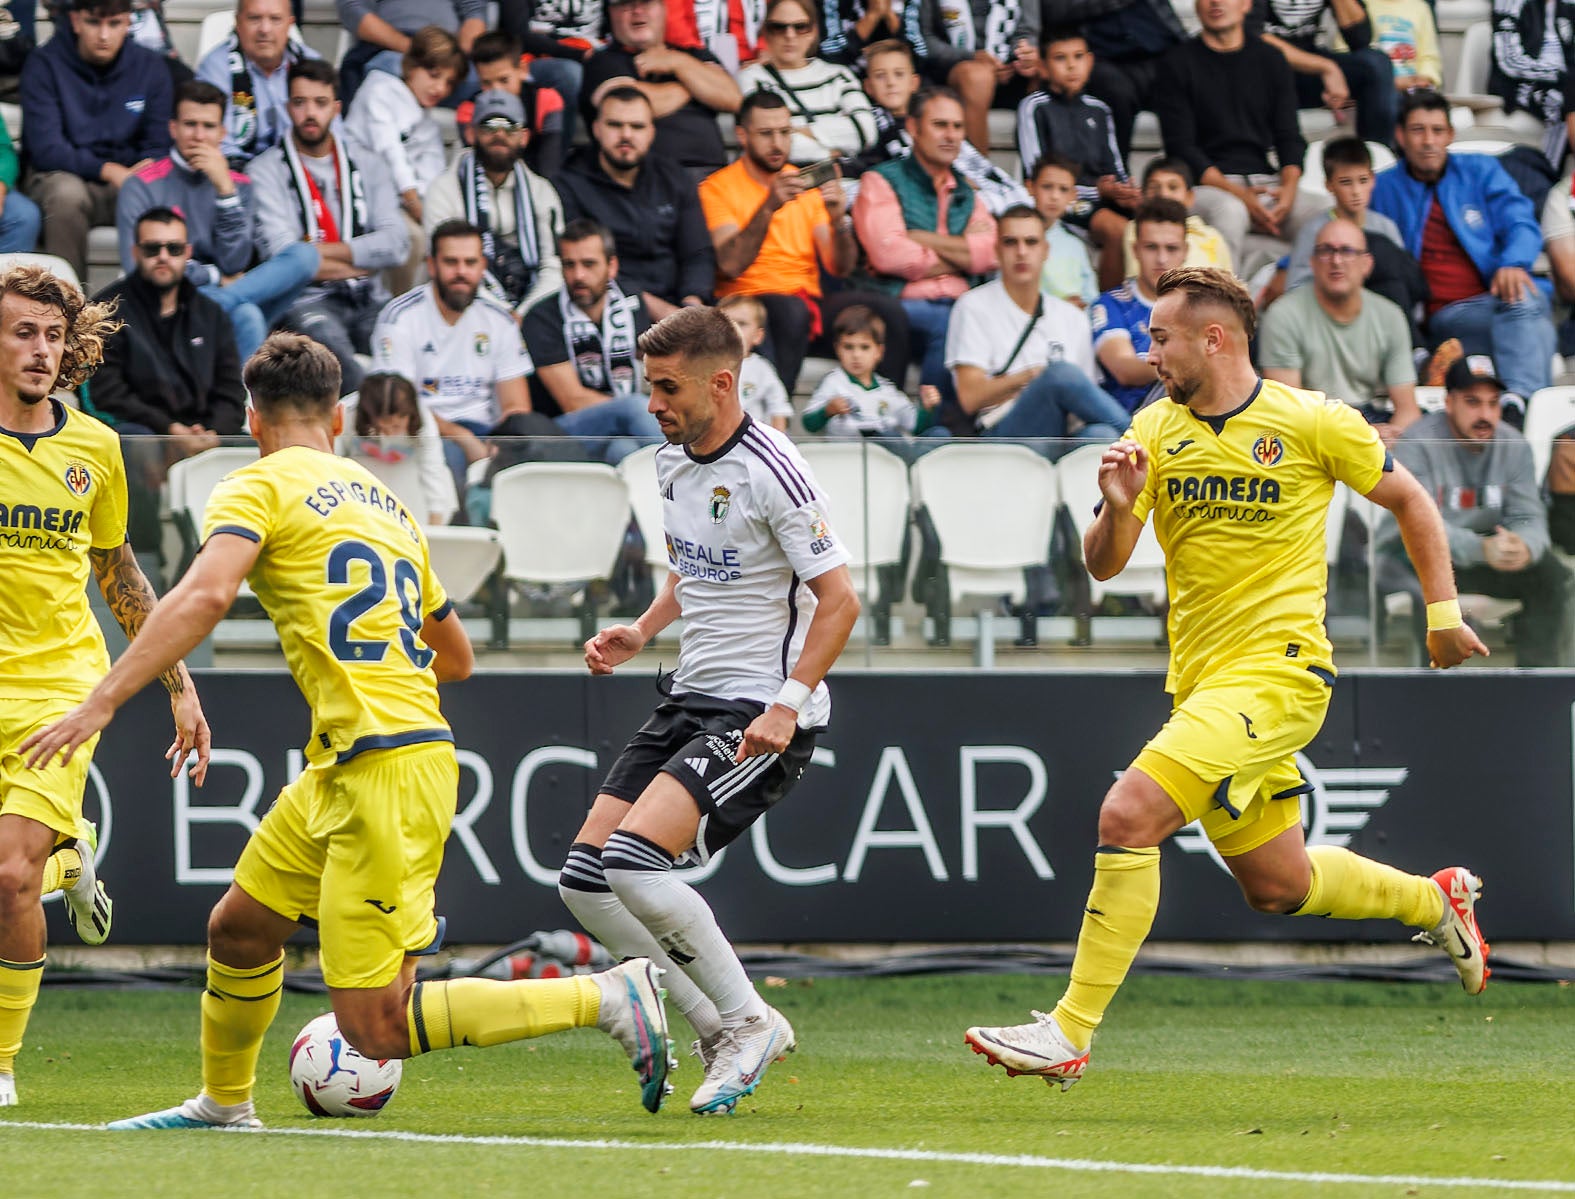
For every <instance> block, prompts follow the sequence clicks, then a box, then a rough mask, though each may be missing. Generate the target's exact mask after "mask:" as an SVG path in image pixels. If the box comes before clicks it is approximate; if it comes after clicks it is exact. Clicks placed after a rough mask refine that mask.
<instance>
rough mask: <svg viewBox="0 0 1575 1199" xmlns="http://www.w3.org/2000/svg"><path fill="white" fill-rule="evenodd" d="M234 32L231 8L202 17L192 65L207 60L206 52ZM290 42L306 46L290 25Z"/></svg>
mask: <svg viewBox="0 0 1575 1199" xmlns="http://www.w3.org/2000/svg"><path fill="white" fill-rule="evenodd" d="M234 32H235V10H234V9H233V8H226V9H222V10H220V11H219V12H211V13H209V14H208V15H207V16H205V17H203V19H202V25H201V27H200V28H199V29H198V30H197V57H196V58H194V59H192V60H191V61H192V65H193V66H195V65H196V64H197V63H200V62H201V61H202V60H203V59H205V58H207V57H208V51H210V50H212V49H213V48H214V47H215V46H217V45H218V44H219V43H220V42H222V41H223V40H224V39H225V38H227V37H229V36H230V34H232V33H234ZM290 40H291V41H292V42H294V43H295V44H296V45H297V46H304V45H305V44H306V43H305V42H304V41H302V40H301V30H300V28H299V27H298V26H293V25H292V26H291V27H290Z"/></svg>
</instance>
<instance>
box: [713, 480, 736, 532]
mask: <svg viewBox="0 0 1575 1199" xmlns="http://www.w3.org/2000/svg"><path fill="white" fill-rule="evenodd" d="M732 503H733V493H732V492H731V491H729V490H728V489H727V488H726V487H713V488H711V503H710V504H709V505H708V506H707V511H709V512H710V513H711V523H712V524H714V525H719V524H721V523H722V522H723V521H724V520H726V519H727V510H728V508H730V507H731V506H732Z"/></svg>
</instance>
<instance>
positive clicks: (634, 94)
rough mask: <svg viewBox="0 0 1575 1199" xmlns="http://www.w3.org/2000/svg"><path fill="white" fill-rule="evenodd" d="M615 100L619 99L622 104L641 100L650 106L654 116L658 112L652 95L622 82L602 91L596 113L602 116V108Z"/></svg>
mask: <svg viewBox="0 0 1575 1199" xmlns="http://www.w3.org/2000/svg"><path fill="white" fill-rule="evenodd" d="M613 100H616V101H618V103H620V104H631V103H635V102H639V103H641V104H644V105H645V106H646V107H648V108H650V110H651V114H652V115H653V116H654V115H655V114H656V107H655V105H653V104H652V103H651V97H649V96H647V95H646V94H645V93H644V92H642V91H641V90H640V89H639V88H637V87H634V86H632V85H630V84H621V85H619V86H618V87H610V88H608V89H607V90H606V91H605V92H603V93H602V98H601V99H600V100H598V101H597V103H596V115H597V116H601V115H602V109H604V108H606V107H607V105H608V103H609V102H610V101H613Z"/></svg>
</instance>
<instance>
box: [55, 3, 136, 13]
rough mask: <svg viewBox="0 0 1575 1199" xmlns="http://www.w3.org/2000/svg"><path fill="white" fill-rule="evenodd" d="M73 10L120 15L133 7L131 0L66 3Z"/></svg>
mask: <svg viewBox="0 0 1575 1199" xmlns="http://www.w3.org/2000/svg"><path fill="white" fill-rule="evenodd" d="M65 7H66V8H67V9H69V10H70V11H71V12H84V13H92V14H93V15H94V16H95V17H118V16H119V15H120V14H121V13H123V12H130V11H131V9H132V3H131V0H78V2H77V3H68V4H66V5H65Z"/></svg>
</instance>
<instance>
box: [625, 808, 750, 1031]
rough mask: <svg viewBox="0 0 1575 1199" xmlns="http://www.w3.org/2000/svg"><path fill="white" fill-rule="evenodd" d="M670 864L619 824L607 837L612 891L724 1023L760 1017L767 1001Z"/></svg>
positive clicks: (669, 858)
mask: <svg viewBox="0 0 1575 1199" xmlns="http://www.w3.org/2000/svg"><path fill="white" fill-rule="evenodd" d="M672 866H673V855H672V854H670V853H668V852H667V850H665V849H663V848H662V847H661V846H660V845H657V844H656V843H655V842H653V841H648V840H647V839H646V838H644V837H641V836H639V835H638V834H636V833H629V832H625V831H623V830H622V829H620V830H618V831H617V832H615V833H613V835H612V836H610V837H608V838H607V846H606V848H605V849H603V850H602V867H603V869H604V870H605V872H606V877H607V882H608V885H609V886H611V887H612V890H613V894H614V895H616V896H617V897H618V898H619V899H620V900H621V901H622V902H623V906H624V907H625V908H627V909H628V910H629V912H630V913H631V914H632V915H633V916H634V917H635V919H637V920H638V921H639V922H640V923H641V924H643V925H644V926H645V927H646V928H647V929H648V930H649V931H650V934H651V935H652V936H653V937H655V938H656V941H657V944H659V945H660V946H661V947H662V948H663V949H664V950H665V951H666V954H667V956H668V957H669V958H671V959H672V960H673V962H675V963H676V964H677V965H678V966H679V967H680V968H681V969H682V970H683V972H684V973H685V974H686V975H688V976H689V978H690V979H692V980H693V981H694V983H695V985H696V986H698V987H699V989H700V990H701V991H703V992H704V993H705V994H706V995H707V996H709V997H710V999H711V1001H712V1002H713V1003H714V1004H715V1005H716V1010H717V1013H718V1015H719V1016H720V1017H721V1022H722V1024H723V1025H730V1026H731V1025H739V1024H742V1023H743V1022H744V1021H745V1020H747V1019H749V1018H750V1017H751V1016H760V1017H764V1016H765V1014H766V1005H765V1002H764V1001H763V1000H762V999H761V998H760V996H759V995H758V994H757V993H756V992H755V988H754V984H753V983H751V982H750V981H749V975H747V974H745V973H744V967H743V964H742V963H741V962H740V961H739V960H738V954H737V953H735V952H734V951H733V947H732V945H730V944H729V943H728V940H727V938H726V937H724V936H723V935H722V930H721V928H720V927H719V926H718V925H717V922H716V914H715V913H714V912H712V910H711V906H710V905H709V904H708V903H706V901H705V900H704V899H702V898H701V896H700V893H699V892H698V891H696V890H695V889H694V888H693V887H691V886H690V885H689V884H688V883H686V882H684V881H683V880H682V879H680V878H678V877H677V876H676V875H674V873H673V870H672ZM697 1031H698V1030H697Z"/></svg>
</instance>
